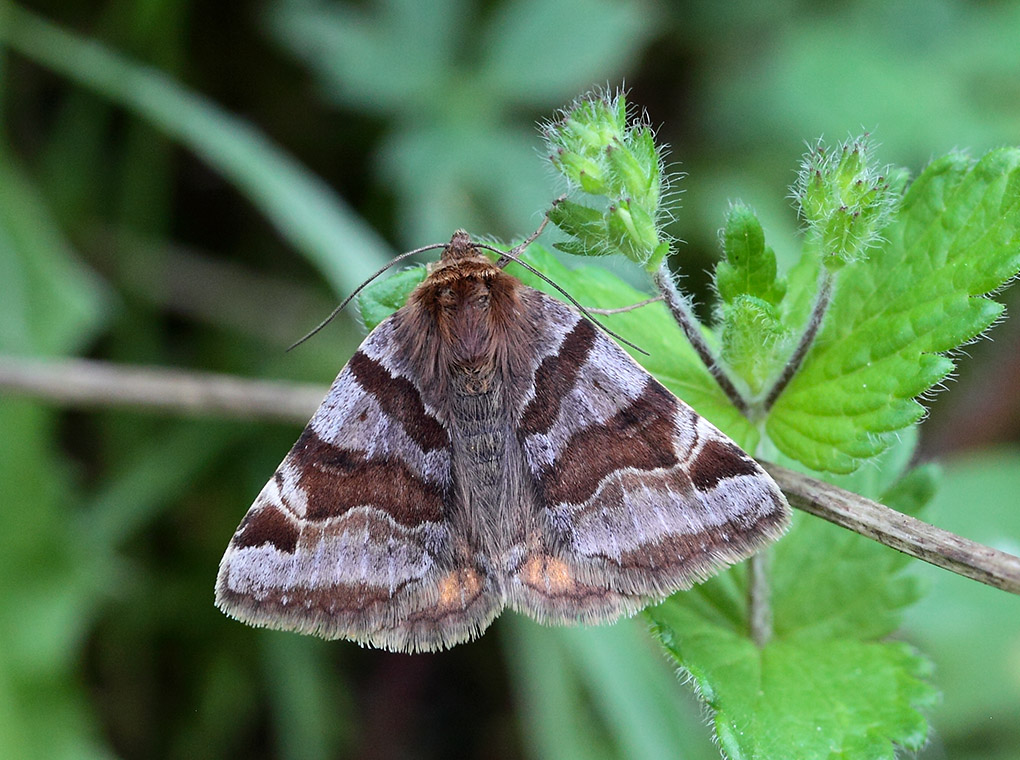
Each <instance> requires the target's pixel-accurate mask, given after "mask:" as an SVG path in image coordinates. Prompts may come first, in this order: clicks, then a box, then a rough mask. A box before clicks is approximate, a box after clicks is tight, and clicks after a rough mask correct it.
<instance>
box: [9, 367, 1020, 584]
mask: <svg viewBox="0 0 1020 760" xmlns="http://www.w3.org/2000/svg"><path fill="white" fill-rule="evenodd" d="M0 391H7V392H10V391H13V392H15V393H20V394H23V395H26V396H31V397H34V398H41V399H46V400H48V401H52V402H55V403H57V404H61V405H66V406H78V407H97V406H106V407H116V406H130V407H138V408H144V409H155V410H159V411H163V412H167V413H172V414H186V415H201V416H223V417H235V418H242V419H248V420H276V421H281V422H289V423H294V424H303V423H304V422H306V421H307V420H308V418H309V417H310V416H311V415H312V412H314V411H315V409H316V407H317V406H318V404H319V402H320V401H321V400H322V397H323V396H324V395H325V392H326V388H325V386H320V385H310V384H306V383H285V382H276V381H267V380H243V379H240V378H236V377H232V376H229V375H216V374H212V373H197V372H183V371H180V370H169V369H151V368H141V367H120V366H116V365H111V364H109V363H106V362H101V361H92V360H88V359H45V360H43V359H25V358H16V357H11V356H0ZM762 466H764V467H765V468H766V469H767V470H768V471H769V473H770V474H771V475H772V477H773V478H775V479H776V482H777V483H778V484H779V486H780V488H782V489H783V491H784V492H785V493H786V494H787V496H788V497H789V499H790V503H791V504H792V505H793V506H794V507H797V508H798V509H801V510H803V511H805V512H809V513H810V514H813V515H816V516H818V517H821V518H823V519H826V520H828V521H830V522H833V523H835V524H837V525H841V526H843V527H844V528H848V529H849V530H852V531H854V532H855V533H860V534H861V535H863V536H867V537H869V538H871V539H874V540H875V541H878V542H879V543H882V544H885V545H886V546H890V547H892V548H894V549H897V550H899V551H901V552H904V553H906V554H909V555H910V556H912V557H916V558H918V559H922V560H924V561H925V562H930V563H931V564H933V565H937V566H939V567H941V568H944V569H946V570H950V571H952V572H954V573H957V574H959V575H963V576H965V577H967V578H972V579H973V580H977V581H981V582H982V583H986V584H988V585H989V586H994V587H996V588H1000V589H1003V590H1005V591H1009V592H1011V593H1014V594H1020V558H1018V557H1015V556H1013V555H1011V554H1007V553H1005V552H1001V551H998V550H996V549H992V548H991V547H988V546H984V545H982V544H979V543H977V542H976V541H971V540H969V539H966V538H962V537H961V536H957V535H955V534H953V533H950V532H948V531H945V530H942V529H941V528H936V527H935V526H933V525H929V524H928V523H925V522H922V521H921V520H917V519H915V518H913V517H909V516H907V515H904V514H901V513H899V512H896V511H895V510H892V509H889V508H888V507H885V506H883V505H881V504H878V503H876V502H874V501H871V500H870V499H865V498H864V497H863V496H858V495H857V494H854V493H851V492H849V491H844V490H843V489H841V488H837V487H836V486H834V485H831V484H829V483H825V482H823V481H820V480H816V479H815V478H810V477H808V476H806V475H801V474H800V473H797V472H794V471H792V470H787V469H785V468H783V467H779V466H778V465H774V464H769V463H767V462H763V463H762Z"/></svg>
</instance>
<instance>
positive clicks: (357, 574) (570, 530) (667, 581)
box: [216, 231, 789, 652]
mask: <svg viewBox="0 0 1020 760" xmlns="http://www.w3.org/2000/svg"><path fill="white" fill-rule="evenodd" d="M502 261H503V259H501V260H500V261H498V262H495V263H494V262H493V261H491V260H490V259H489V258H488V257H487V256H486V255H485V254H484V253H483V251H482V250H480V249H479V247H478V246H477V245H476V244H475V243H473V242H472V240H471V238H470V237H469V236H468V234H467V233H465V232H463V231H458V232H457V233H456V234H454V236H453V238H452V239H451V240H450V242H449V244H447V245H446V246H445V247H444V249H443V253H442V256H441V258H440V260H439V261H438V262H437V263H436V264H435V265H434V266H433V267H432V269H431V272H430V273H429V275H428V276H427V277H426V279H425V280H424V281H423V282H422V283H421V284H420V285H419V286H418V287H417V288H416V289H415V290H414V291H413V292H412V293H411V295H410V297H409V299H408V301H407V304H406V305H405V306H404V307H403V308H401V309H399V310H398V311H397V312H395V313H394V314H393V315H391V316H390V317H389V318H387V319H386V320H385V321H383V322H382V323H380V324H379V325H378V326H377V327H376V328H375V329H374V330H372V332H371V333H370V334H369V335H368V337H367V338H366V339H365V341H364V342H363V343H362V344H361V346H360V347H359V348H358V350H357V352H356V353H355V354H354V356H353V357H352V358H351V360H350V361H349V362H348V363H347V365H346V366H345V367H344V368H343V369H342V370H341V371H340V374H339V375H338V377H337V378H336V381H335V382H334V383H333V385H332V387H331V388H330V390H329V392H328V394H327V395H326V398H325V400H324V401H323V402H322V405H321V406H320V407H319V409H318V411H316V412H315V415H314V416H313V417H312V419H311V421H310V422H309V423H308V426H307V427H306V428H305V429H304V432H302V433H301V436H300V438H298V440H297V443H295V444H294V447H293V448H292V449H291V451H290V453H289V454H287V456H286V458H285V459H284V460H283V462H282V463H281V465H280V467H279V469H277V471H276V473H275V474H274V475H273V477H272V479H271V480H270V481H269V482H268V483H267V484H266V486H265V488H264V489H263V490H262V492H261V493H260V494H259V495H258V497H257V498H256V499H255V503H254V504H253V505H252V507H251V508H250V509H249V510H248V513H247V514H246V515H245V517H244V519H243V520H242V521H241V524H240V526H239V527H238V528H237V531H236V532H235V533H234V535H233V538H232V539H231V540H230V543H229V545H228V547H227V550H226V553H225V554H224V556H223V560H222V562H221V563H220V568H219V574H218V577H217V581H216V604H217V606H218V607H219V608H220V609H221V610H223V611H224V612H225V613H226V614H227V615H229V616H231V617H234V618H236V619H238V620H241V621H243V622H245V623H249V624H251V625H255V626H266V627H269V628H278V629H284V630H290V631H297V632H300V633H307V634H314V635H317V636H321V637H323V638H327V639H338V638H344V639H351V640H354V641H356V642H359V643H361V644H367V645H371V646H375V647H380V648H383V649H389V650H394V651H401V652H415V651H430V650H438V649H443V648H446V647H451V646H453V645H455V644H458V643H460V642H464V641H468V640H470V639H473V638H475V637H477V636H479V635H481V633H482V632H483V631H484V630H485V629H486V628H487V627H488V626H489V624H490V623H491V622H492V621H493V619H494V618H495V617H496V616H497V615H499V613H500V612H501V611H502V610H504V609H506V608H511V609H513V610H517V611H519V612H523V613H525V614H527V615H530V616H531V617H533V618H535V619H536V620H538V621H540V622H542V623H548V624H572V623H600V622H606V621H611V620H614V619H616V618H619V617H621V616H623V615H629V614H633V613H634V612H636V611H637V610H639V609H641V608H643V607H645V606H647V605H648V604H650V603H652V602H655V601H658V600H661V599H663V598H664V597H666V596H668V595H670V594H672V593H674V592H676V591H677V590H679V589H685V588H689V587H690V586H692V585H693V584H695V583H698V582H700V581H703V580H705V579H706V578H708V577H709V576H710V575H712V574H714V573H715V572H717V571H718V570H720V569H722V568H724V567H726V566H728V565H730V564H733V563H735V562H738V561H740V560H743V559H745V558H747V557H748V556H750V555H751V554H753V553H754V552H755V551H757V550H758V549H760V548H762V547H763V546H764V545H766V544H767V543H768V542H770V541H772V540H773V539H776V538H778V537H779V536H780V535H781V534H782V533H783V532H784V530H785V529H786V527H787V525H788V522H789V507H788V505H787V502H786V499H785V498H784V496H783V494H782V492H781V491H780V490H779V488H778V487H777V486H776V484H775V483H774V482H773V481H772V479H771V478H770V477H769V476H768V475H767V474H766V473H765V472H764V471H763V470H762V469H761V468H760V467H759V466H758V464H757V463H756V462H755V461H754V460H753V459H752V458H751V457H749V456H748V455H747V454H745V453H744V452H743V451H742V450H741V449H740V448H739V447H738V446H737V445H736V444H734V443H733V442H732V441H730V440H729V439H728V438H727V437H726V436H724V435H723V434H722V433H721V432H719V430H717V429H716V428H715V427H714V426H712V425H711V424H710V423H709V422H707V421H706V420H705V419H704V418H702V417H700V416H698V414H696V413H695V412H694V411H693V410H692V409H691V408H690V407H689V406H687V404H685V403H684V402H683V401H681V400H679V399H678V398H677V397H676V396H674V395H673V394H672V393H670V392H669V391H667V390H666V389H665V388H664V387H663V386H662V385H661V384H660V383H659V382H658V381H657V380H655V378H653V377H652V376H651V375H650V374H649V373H648V372H646V371H645V370H644V369H642V368H641V367H640V366H639V365H638V364H637V362H635V361H634V360H633V359H632V358H631V357H630V356H629V355H628V354H627V353H626V352H625V351H624V350H623V349H622V348H620V347H619V346H618V345H617V344H616V343H615V342H614V341H613V340H611V339H610V338H609V337H607V336H606V335H605V334H603V333H602V332H600V330H599V329H598V328H597V327H596V326H595V325H593V324H592V322H591V321H589V320H588V319H586V318H585V317H584V316H582V315H581V314H580V313H579V312H578V311H576V310H575V309H573V308H571V307H569V306H567V305H565V304H563V303H561V302H560V301H558V300H556V299H554V298H552V297H550V296H547V295H545V294H544V293H541V292H539V291H538V290H534V289H532V288H530V287H528V286H526V285H524V284H523V283H522V282H521V281H520V280H518V279H517V278H515V277H513V276H512V275H510V274H508V273H506V272H504V271H503V268H502V266H501V263H502Z"/></svg>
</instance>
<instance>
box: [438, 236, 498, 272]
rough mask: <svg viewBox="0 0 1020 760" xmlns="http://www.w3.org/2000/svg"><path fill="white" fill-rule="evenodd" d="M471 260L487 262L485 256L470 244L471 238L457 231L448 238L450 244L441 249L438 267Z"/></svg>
mask: <svg viewBox="0 0 1020 760" xmlns="http://www.w3.org/2000/svg"><path fill="white" fill-rule="evenodd" d="M473 259H477V260H483V261H488V258H487V257H486V256H485V254H484V253H482V251H481V250H479V248H478V247H477V246H476V245H475V244H474V242H472V240H471V236H470V235H468V234H467V232H465V231H464V230H457V231H456V232H454V233H453V237H452V238H450V242H449V243H447V244H446V245H445V246H444V247H443V255H442V257H441V258H440V259H439V266H449V265H451V264H458V263H460V262H463V261H468V260H473Z"/></svg>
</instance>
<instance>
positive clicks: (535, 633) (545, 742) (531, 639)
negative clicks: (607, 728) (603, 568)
mask: <svg viewBox="0 0 1020 760" xmlns="http://www.w3.org/2000/svg"><path fill="white" fill-rule="evenodd" d="M499 630H500V634H501V635H502V639H503V643H504V648H505V650H506V660H507V669H508V671H509V674H510V677H511V679H513V680H514V681H515V682H516V683H515V686H516V689H517V694H518V701H519V703H520V708H519V710H518V714H519V715H520V721H521V734H522V737H523V739H524V742H525V749H526V751H527V753H528V755H529V756H530V757H532V758H535V760H609V759H610V758H613V757H616V754H615V753H613V752H611V751H610V747H609V746H607V744H608V743H607V742H605V741H600V739H602V738H604V734H602V733H601V732H600V727H599V725H598V724H597V723H596V721H595V719H594V716H593V715H592V713H591V710H590V708H589V707H588V705H587V704H586V703H585V700H584V699H583V692H582V687H581V684H580V683H579V682H578V679H577V675H576V673H575V672H574V669H573V668H572V667H571V662H570V658H569V657H568V656H567V653H566V652H564V651H563V646H562V644H563V641H562V639H561V638H560V637H559V636H558V635H557V631H556V629H554V628H544V627H542V626H540V625H538V624H536V623H534V622H532V621H531V620H527V619H526V618H524V617H521V616H520V615H510V614H504V615H503V617H502V619H501V620H500V623H499Z"/></svg>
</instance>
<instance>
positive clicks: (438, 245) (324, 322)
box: [287, 243, 448, 351]
mask: <svg viewBox="0 0 1020 760" xmlns="http://www.w3.org/2000/svg"><path fill="white" fill-rule="evenodd" d="M447 245H448V243H433V244H432V245H426V246H422V247H421V248H415V249H414V250H413V251H408V252H407V253H402V254H400V255H399V256H397V257H396V258H394V259H393V260H392V261H390V263H389V264H387V265H386V266H384V267H383V268H382V269H380V270H379V271H378V272H376V273H375V274H373V275H372V276H371V277H369V278H368V279H367V280H365V281H364V282H363V283H361V284H360V285H359V286H358V287H356V288H355V289H354V291H353V292H352V293H351V294H350V295H349V296H347V298H345V299H344V300H343V303H341V304H340V305H339V306H337V307H336V308H335V309H333V313H332V314H330V315H329V316H328V317H326V318H325V319H324V320H322V321H321V322H320V323H319V324H318V325H317V326H316V327H315V329H313V330H312V331H311V332H310V333H308V334H307V335H306V336H305V337H303V338H301V340H299V341H297V342H296V343H293V344H292V345H291V346H290V347H289V348H288V349H287V350H288V351H291V350H293V349H295V348H297V347H298V346H300V345H301V344H302V343H304V342H305V341H306V340H308V339H309V338H311V337H312V336H313V335H315V333H317V332H319V330H321V329H322V328H323V327H325V326H326V325H328V324H329V323H330V322H332V321H333V319H334V318H335V317H336V315H337V314H339V313H340V312H341V311H343V310H344V307H345V306H347V304H349V303H350V302H351V300H352V299H353V298H354V296H356V295H358V293H360V292H361V291H362V290H364V289H365V288H366V287H367V286H368V284H369V283H370V282H372V280H374V279H375V278H376V277H378V276H379V275H381V274H383V273H384V272H385V271H386V270H387V269H389V268H390V267H391V266H393V265H394V264H397V263H399V262H401V261H403V260H404V259H406V258H407V257H408V256H414V255H415V254H416V253H423V252H425V251H431V250H433V249H435V248H445V247H446V246H447Z"/></svg>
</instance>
